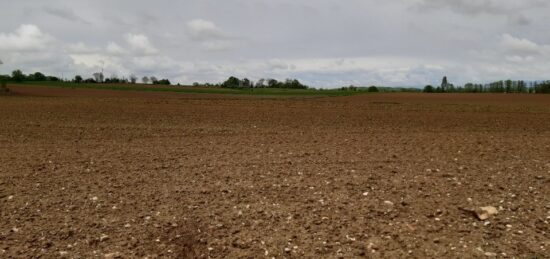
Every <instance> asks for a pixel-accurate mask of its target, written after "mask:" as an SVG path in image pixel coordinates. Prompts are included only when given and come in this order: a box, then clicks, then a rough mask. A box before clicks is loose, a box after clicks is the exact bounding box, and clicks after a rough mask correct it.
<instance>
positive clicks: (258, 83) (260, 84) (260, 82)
mask: <svg viewBox="0 0 550 259" xmlns="http://www.w3.org/2000/svg"><path fill="white" fill-rule="evenodd" d="M256 87H258V88H262V87H265V79H263V78H260V80H258V82H256Z"/></svg>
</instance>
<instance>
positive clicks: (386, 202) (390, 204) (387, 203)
mask: <svg viewBox="0 0 550 259" xmlns="http://www.w3.org/2000/svg"><path fill="white" fill-rule="evenodd" d="M384 204H386V205H388V206H393V202H391V201H384Z"/></svg>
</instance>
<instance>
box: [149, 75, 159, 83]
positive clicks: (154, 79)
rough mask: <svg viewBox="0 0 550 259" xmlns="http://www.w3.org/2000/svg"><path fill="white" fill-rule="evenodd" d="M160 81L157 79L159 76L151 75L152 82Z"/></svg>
mask: <svg viewBox="0 0 550 259" xmlns="http://www.w3.org/2000/svg"><path fill="white" fill-rule="evenodd" d="M158 81H159V80H158V79H157V77H155V76H152V77H151V83H153V84H156V83H158Z"/></svg>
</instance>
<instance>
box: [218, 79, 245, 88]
mask: <svg viewBox="0 0 550 259" xmlns="http://www.w3.org/2000/svg"><path fill="white" fill-rule="evenodd" d="M240 86H241V80H240V79H238V78H236V77H234V76H231V77H229V78H228V79H227V80H225V82H223V83H222V87H227V88H237V87H240Z"/></svg>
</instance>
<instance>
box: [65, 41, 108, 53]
mask: <svg viewBox="0 0 550 259" xmlns="http://www.w3.org/2000/svg"><path fill="white" fill-rule="evenodd" d="M66 49H67V51H68V52H69V53H72V54H90V53H97V52H99V51H100V49H99V48H96V47H91V46H88V45H87V44H85V43H83V42H78V43H74V44H68V45H67V47H66Z"/></svg>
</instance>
